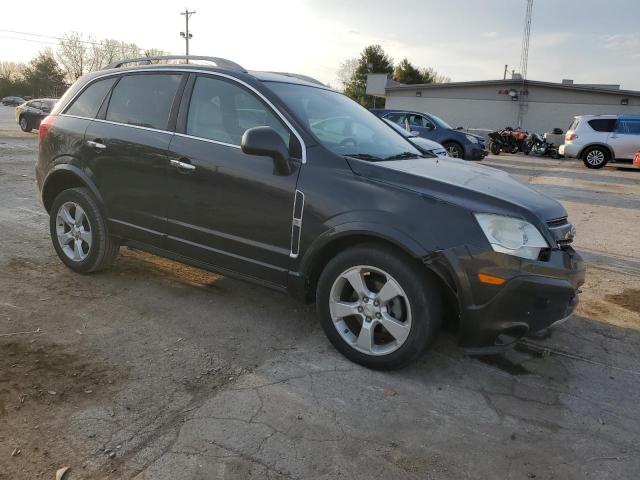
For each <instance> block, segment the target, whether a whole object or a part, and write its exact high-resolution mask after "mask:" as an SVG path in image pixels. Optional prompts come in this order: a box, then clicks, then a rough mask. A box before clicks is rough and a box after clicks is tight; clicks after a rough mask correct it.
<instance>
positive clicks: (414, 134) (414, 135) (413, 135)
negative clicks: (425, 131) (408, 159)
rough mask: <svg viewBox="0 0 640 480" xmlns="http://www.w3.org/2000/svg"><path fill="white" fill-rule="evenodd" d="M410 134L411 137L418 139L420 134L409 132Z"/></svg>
mask: <svg viewBox="0 0 640 480" xmlns="http://www.w3.org/2000/svg"><path fill="white" fill-rule="evenodd" d="M409 133H410V134H411V136H412V137H419V136H420V132H417V131H415V130H412V131H411V132H409Z"/></svg>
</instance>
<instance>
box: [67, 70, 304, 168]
mask: <svg viewBox="0 0 640 480" xmlns="http://www.w3.org/2000/svg"><path fill="white" fill-rule="evenodd" d="M144 72H147V73H149V72H153V73H181V74H184V73H201V74H204V75H212V76H216V77H223V78H226V79H228V80H231V81H233V82H236V83H239V84H240V85H243V86H244V87H245V88H248V89H249V90H251V91H252V92H253V93H255V94H256V95H257V96H258V97H259V98H260V99H261V100H262V101H263V102H264V103H266V104H267V105H268V106H269V107H270V108H271V110H273V111H274V112H275V113H276V115H277V116H278V117H280V120H282V121H283V122H284V124H285V125H286V126H287V127H288V128H289V130H291V132H292V133H293V134H294V135H295V137H296V138H297V139H298V141H299V142H300V147H301V149H302V163H303V164H304V163H307V145H306V144H305V143H304V140H303V139H302V136H301V135H300V133H298V131H297V130H296V129H295V128H293V125H291V122H289V120H287V118H286V117H285V116H284V115H283V114H282V113H281V112H280V110H278V109H277V108H276V106H275V105H274V104H273V103H271V102H270V101H269V99H268V98H267V97H265V96H264V95H263V94H262V93H261V92H260V91H258V90H257V89H256V88H255V87H252V86H251V85H249V84H248V83H247V82H245V81H243V80H240V79H239V78H236V77H234V76H233V75H227V74H226V73H222V72H212V71H209V70H199V69H181V68H176V67H175V66H174V67H165V68H162V67H160V68H157V69H150V68H144V69H131V70H125V71H119V72H111V73H105V74H103V75H98V76H96V77H94V78H92V79H91V80H90V81H89V82H87V84H86V85H84V86H83V87H82V89H80V90H79V91H78V92H77V93H76V94H75V95H74V96H73V97H71V98H70V99H69V101H68V102H66V104H65V105H62V106H61V107H60V111H61V112H64V111H65V110H66V109H67V108H69V105H71V104H72V103H73V102H74V101H75V99H76V98H78V96H80V94H82V92H84V91H85V90H86V89H87V88H88V87H89V86H90V85H92V84H93V83H94V82H97V81H98V80H100V79H103V78H107V77H113V76H116V75H127V74H129V73H144ZM59 115H61V116H68V117H74V118H84V119H87V120H97V121H100V122H106V123H111V124H114V125H124V126H127V127H134V128H141V129H146V130H152V131H156V132H164V133H170V134H175V135H180V136H185V137H189V138H196V139H198V140H205V141H210V142H213V143H218V144H221V145H227V146H231V147H236V148H240V146H239V145H234V144H230V143H223V142H217V141H215V140H210V139H207V138H202V137H194V136H192V135H186V134H182V133H178V132H171V131H169V130H159V129H155V128H149V127H141V126H138V125H130V124H128V123H119V122H112V121H109V120H101V119H98V118H88V117H76V116H74V115H67V114H66V113H60V114H59Z"/></svg>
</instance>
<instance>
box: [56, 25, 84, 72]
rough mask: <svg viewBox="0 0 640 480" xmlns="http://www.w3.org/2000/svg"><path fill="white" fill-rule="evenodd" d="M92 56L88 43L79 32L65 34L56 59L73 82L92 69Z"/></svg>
mask: <svg viewBox="0 0 640 480" xmlns="http://www.w3.org/2000/svg"><path fill="white" fill-rule="evenodd" d="M92 57H93V54H92V52H91V50H90V49H89V47H88V44H87V43H86V42H85V40H83V38H82V36H81V35H80V34H79V33H78V32H71V33H67V34H65V35H64V37H63V38H62V40H60V46H59V47H58V49H57V51H56V60H58V62H60V64H61V65H62V69H63V70H64V72H65V74H66V76H67V79H68V80H69V81H72V82H73V81H75V80H77V79H78V78H80V77H81V76H82V75H84V74H85V73H87V72H89V71H91V66H92V65H91V63H92V62H91V59H92Z"/></svg>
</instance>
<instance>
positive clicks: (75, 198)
mask: <svg viewBox="0 0 640 480" xmlns="http://www.w3.org/2000/svg"><path fill="white" fill-rule="evenodd" d="M49 227H50V232H51V239H52V241H53V246H54V248H55V250H56V253H57V254H58V257H60V260H62V262H63V263H64V264H65V265H66V266H67V267H69V268H70V269H71V270H74V271H76V272H81V273H89V272H95V271H98V270H102V269H105V268H107V267H109V266H110V265H111V263H112V262H113V260H114V259H115V257H116V256H117V254H118V250H119V248H120V247H119V245H118V243H117V242H116V241H115V240H114V239H112V238H111V237H109V233H108V230H107V225H106V222H105V220H104V217H103V216H102V214H101V213H100V209H99V207H98V204H97V203H96V201H95V200H94V198H93V196H92V195H91V192H90V191H89V189H87V188H71V189H69V190H64V191H62V192H61V193H60V194H58V196H57V197H56V199H55V200H54V202H53V205H52V206H51V211H50V222H49Z"/></svg>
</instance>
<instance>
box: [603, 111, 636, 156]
mask: <svg viewBox="0 0 640 480" xmlns="http://www.w3.org/2000/svg"><path fill="white" fill-rule="evenodd" d="M609 142H610V144H611V146H612V147H613V150H614V151H615V153H616V158H620V159H624V160H631V159H633V157H634V155H635V154H636V152H638V151H640V117H637V118H635V117H620V118H619V119H618V123H617V124H616V128H615V130H614V132H613V133H612V134H611V135H610V136H609Z"/></svg>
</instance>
